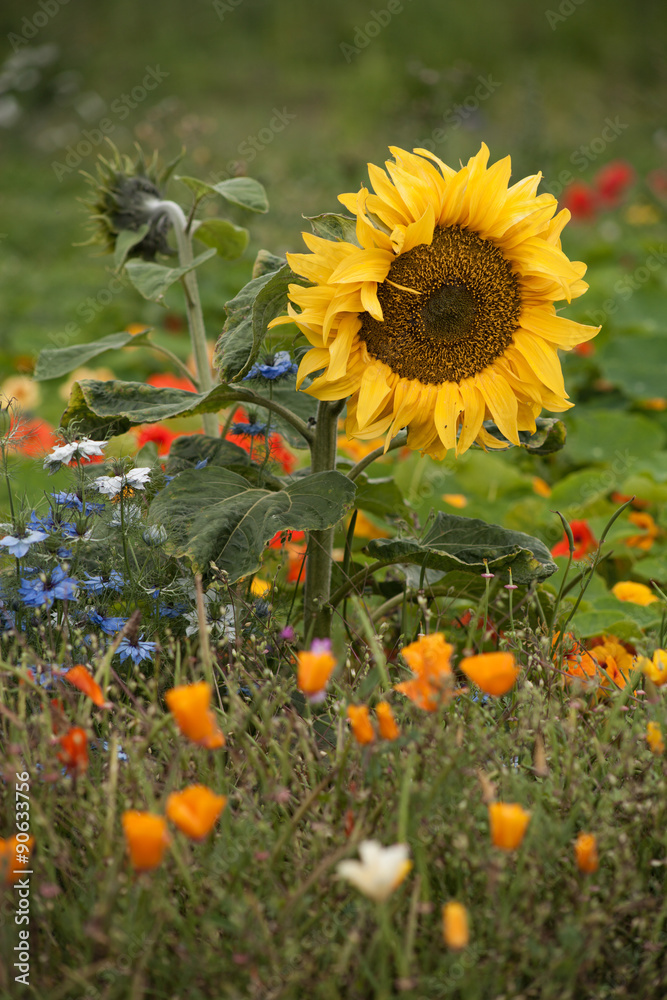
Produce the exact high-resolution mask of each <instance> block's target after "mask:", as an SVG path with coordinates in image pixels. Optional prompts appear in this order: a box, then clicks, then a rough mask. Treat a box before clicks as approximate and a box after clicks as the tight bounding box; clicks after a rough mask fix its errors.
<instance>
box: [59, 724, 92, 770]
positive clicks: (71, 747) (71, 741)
mask: <svg viewBox="0 0 667 1000" xmlns="http://www.w3.org/2000/svg"><path fill="white" fill-rule="evenodd" d="M59 742H60V747H61V749H60V750H59V751H58V760H60V761H62V763H63V764H64V765H65V767H66V768H67V770H68V771H73V772H74V773H75V774H83V772H84V771H86V770H87V768H88V737H87V736H86V730H85V729H82V728H81V726H72V728H71V729H68V730H67V732H66V733H65V734H64V735H63V736H61V737H60V740H59Z"/></svg>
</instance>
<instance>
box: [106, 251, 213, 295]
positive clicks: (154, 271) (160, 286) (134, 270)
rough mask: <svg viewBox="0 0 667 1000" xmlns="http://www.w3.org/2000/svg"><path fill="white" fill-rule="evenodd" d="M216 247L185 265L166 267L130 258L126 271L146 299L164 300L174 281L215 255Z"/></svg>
mask: <svg viewBox="0 0 667 1000" xmlns="http://www.w3.org/2000/svg"><path fill="white" fill-rule="evenodd" d="M216 253H217V251H216V250H215V249H211V250H206V251H204V253H200V254H199V256H198V257H195V259H194V260H193V261H192V263H191V264H187V265H186V266H185V267H164V265H163V264H153V263H151V262H149V261H145V260H128V262H127V264H126V265H125V273H126V274H127V276H128V278H129V279H130V281H131V282H132V284H133V285H134V287H135V288H136V289H137V291H138V292H139V293H140V294H141V295H143V297H144V298H145V299H149V300H150V301H151V302H162V300H163V299H164V294H165V292H166V291H167V289H168V288H170V287H171V285H173V284H174V282H176V281H178V280H179V279H180V278H182V277H183V275H184V274H188V272H190V271H194V269H195V268H196V267H199V265H200V264H203V263H204V262H205V261H207V260H210V259H211V257H215V255H216Z"/></svg>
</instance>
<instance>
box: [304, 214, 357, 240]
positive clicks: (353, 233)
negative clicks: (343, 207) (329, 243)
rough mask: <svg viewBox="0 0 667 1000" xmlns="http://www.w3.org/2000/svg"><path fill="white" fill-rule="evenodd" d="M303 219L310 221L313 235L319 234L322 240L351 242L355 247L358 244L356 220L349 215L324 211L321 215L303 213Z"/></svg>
mask: <svg viewBox="0 0 667 1000" xmlns="http://www.w3.org/2000/svg"><path fill="white" fill-rule="evenodd" d="M304 219H306V220H307V221H308V222H310V226H311V229H312V230H313V232H314V233H315V235H316V236H321V237H322V239H324V240H334V241H339V240H343V241H344V242H345V243H353V244H354V246H356V247H358V246H360V243H359V241H358V240H357V220H356V219H353V218H352V217H351V216H349V215H336V214H334V213H329V212H326V213H324V214H323V215H304Z"/></svg>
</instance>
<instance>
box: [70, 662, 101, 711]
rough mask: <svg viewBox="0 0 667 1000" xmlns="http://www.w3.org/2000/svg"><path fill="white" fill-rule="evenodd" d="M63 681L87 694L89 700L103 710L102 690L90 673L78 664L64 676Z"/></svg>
mask: <svg viewBox="0 0 667 1000" xmlns="http://www.w3.org/2000/svg"><path fill="white" fill-rule="evenodd" d="M64 677H65V680H66V681H69V683H70V684H73V685H74V687H75V688H78V689H79V691H83V693H84V694H87V695H88V697H89V698H90V700H91V701H92V702H93V703H94V704H95V705H98V706H99V707H100V708H104V705H105V701H104V695H103V694H102V688H101V687H100V686H99V684H98V683H97V681H96V680H95V679H94V678H93V675H92V674H91V673H90V671H88V670H86V668H85V667H83V666H81V665H80V664H78V665H77V666H76V667H72V669H71V670H68V671H67V673H66V674H64Z"/></svg>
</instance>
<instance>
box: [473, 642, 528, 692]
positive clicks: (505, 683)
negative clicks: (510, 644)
mask: <svg viewBox="0 0 667 1000" xmlns="http://www.w3.org/2000/svg"><path fill="white" fill-rule="evenodd" d="M460 667H461V670H462V671H463V673H464V674H465V675H466V677H469V678H470V680H471V681H473V682H474V683H475V684H476V685H477V687H479V688H481V689H482V691H484V693H485V694H490V695H493V696H494V697H496V698H497V697H499V696H500V695H503V694H507V692H508V691H509V689H510V688H511V687H513V686H514V683H515V682H516V679H517V677H518V676H519V673H520V671H519V668H518V667H517V665H516V661H515V659H514V656H513V654H512V653H481V654H480V655H479V656H466V657H465V659H463V660H462V661H461V663H460Z"/></svg>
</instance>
